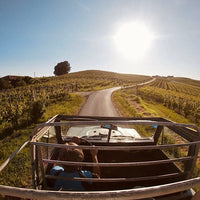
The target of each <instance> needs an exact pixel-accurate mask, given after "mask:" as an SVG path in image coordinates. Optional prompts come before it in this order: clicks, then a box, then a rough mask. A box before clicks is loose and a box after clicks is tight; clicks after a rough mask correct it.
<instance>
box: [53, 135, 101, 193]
mask: <svg viewBox="0 0 200 200" xmlns="http://www.w3.org/2000/svg"><path fill="white" fill-rule="evenodd" d="M75 142H77V143H79V140H78V139H77V138H72V140H71V141H70V142H69V143H65V145H66V146H68V145H73V146H78V144H77V143H75ZM90 153H91V155H92V160H93V162H95V163H98V158H97V153H98V150H97V149H91V150H90ZM58 159H59V160H61V161H72V162H82V161H83V160H84V153H83V151H82V149H78V148H69V147H66V148H62V149H60V151H59V155H58ZM50 175H57V176H59V177H67V178H74V177H81V178H93V177H95V178H100V169H99V167H97V166H95V167H93V172H91V171H87V170H81V167H80V166H78V165H76V166H70V165H68V166H67V165H61V166H58V165H56V166H54V167H53V168H52V169H51V171H50ZM93 186H94V184H93V183H92V182H84V181H83V182H81V181H73V180H63V179H56V181H55V183H54V189H56V190H74V191H83V190H90V189H92V188H93Z"/></svg>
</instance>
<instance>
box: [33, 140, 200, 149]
mask: <svg viewBox="0 0 200 200" xmlns="http://www.w3.org/2000/svg"><path fill="white" fill-rule="evenodd" d="M31 144H33V145H40V146H51V147H56V148H66V145H65V144H54V143H44V142H31ZM195 144H200V141H197V142H190V143H184V144H168V145H148V146H86V145H79V146H74V145H68V146H67V147H68V148H72V149H87V150H89V149H98V150H152V149H165V148H170V147H183V146H191V145H195Z"/></svg>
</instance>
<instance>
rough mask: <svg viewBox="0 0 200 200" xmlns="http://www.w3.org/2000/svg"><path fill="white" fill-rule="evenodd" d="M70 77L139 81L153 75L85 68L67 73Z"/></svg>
mask: <svg viewBox="0 0 200 200" xmlns="http://www.w3.org/2000/svg"><path fill="white" fill-rule="evenodd" d="M67 76H68V77H70V78H89V79H90V78H91V79H107V80H109V79H118V80H122V81H133V80H134V82H137V81H138V82H139V81H144V80H148V79H151V76H145V75H136V74H120V73H116V72H108V71H101V70H85V71H80V72H73V73H70V74H68V75H67Z"/></svg>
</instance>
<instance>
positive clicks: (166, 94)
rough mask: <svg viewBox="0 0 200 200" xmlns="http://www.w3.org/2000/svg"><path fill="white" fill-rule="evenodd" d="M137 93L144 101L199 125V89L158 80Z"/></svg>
mask: <svg viewBox="0 0 200 200" xmlns="http://www.w3.org/2000/svg"><path fill="white" fill-rule="evenodd" d="M137 92H138V95H139V96H141V97H142V98H143V99H145V100H148V101H154V102H157V103H161V104H163V105H164V106H166V107H167V108H169V109H172V110H174V111H175V112H177V113H178V114H181V115H183V116H184V117H185V118H188V119H190V120H191V121H192V122H194V123H197V124H199V123H200V87H197V86H192V85H189V84H184V83H181V82H175V81H173V80H170V79H167V78H160V79H156V81H154V82H152V83H151V84H149V85H147V86H145V87H141V88H139V89H138V91H137Z"/></svg>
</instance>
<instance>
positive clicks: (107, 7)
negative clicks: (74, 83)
mask: <svg viewBox="0 0 200 200" xmlns="http://www.w3.org/2000/svg"><path fill="white" fill-rule="evenodd" d="M199 11H200V1H199V0H167V1H165V0H41V1H38V0H32V1H31V0H17V1H16V0H0V69H1V71H0V76H5V75H8V74H14V75H29V76H34V72H35V75H36V76H52V75H53V71H54V66H55V65H56V64H57V63H59V62H61V61H64V60H67V61H69V62H70V64H71V67H72V70H71V72H75V71H82V70H89V69H99V70H107V71H114V72H119V73H131V74H144V75H157V74H158V75H164V76H166V75H174V76H183V77H189V78H193V79H198V80H200V67H199V62H200V56H199V52H200V26H199V23H200V12H199ZM134 21H139V22H141V23H143V24H145V25H146V26H147V27H148V29H150V30H151V31H152V32H153V33H154V34H155V35H156V38H155V40H154V41H153V43H152V45H151V47H150V48H149V49H148V51H147V52H146V54H145V55H144V57H142V58H140V59H136V60H132V59H128V58H126V57H124V56H123V55H121V53H120V51H119V47H118V48H117V47H116V45H115V43H114V39H113V37H114V35H115V34H116V33H117V30H118V29H119V28H120V26H122V25H123V24H125V23H130V22H134ZM133 54H134V52H133Z"/></svg>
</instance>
